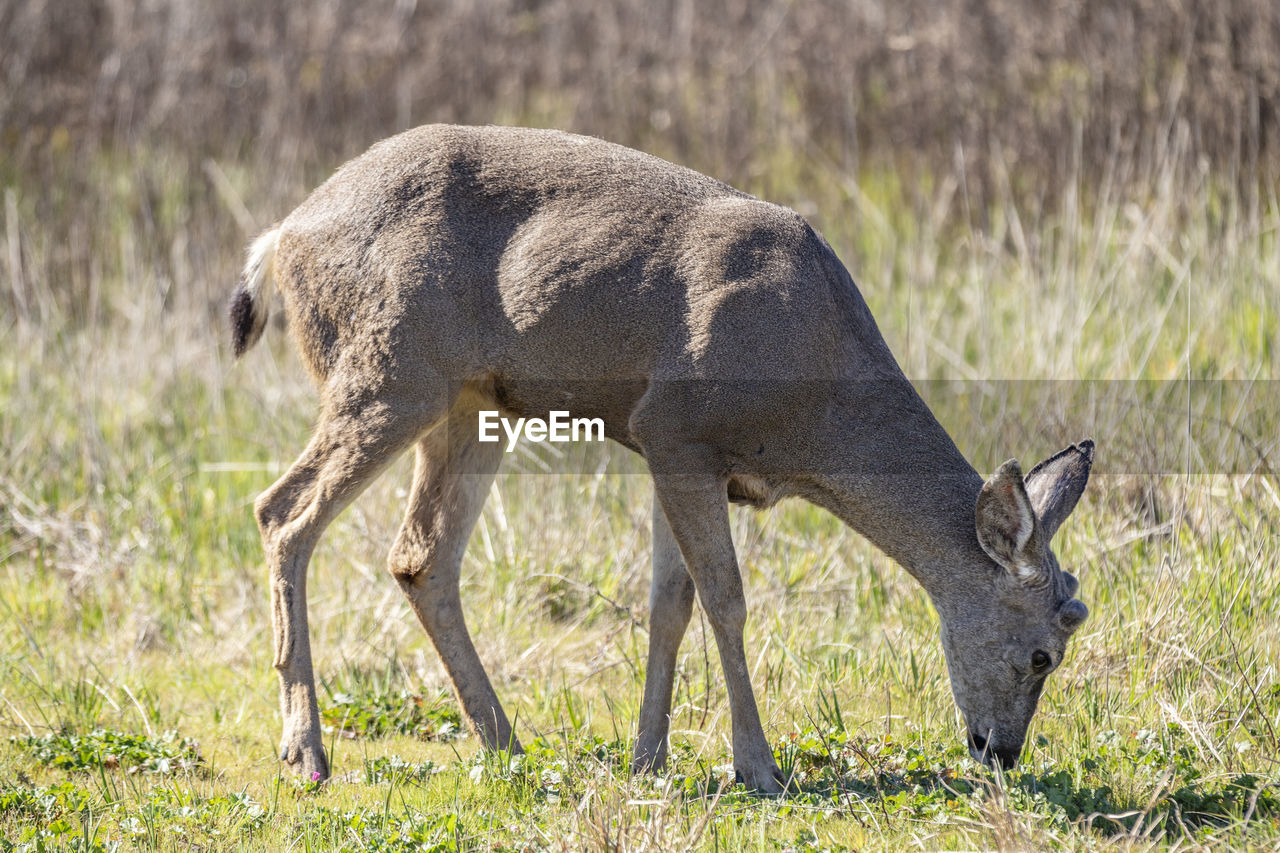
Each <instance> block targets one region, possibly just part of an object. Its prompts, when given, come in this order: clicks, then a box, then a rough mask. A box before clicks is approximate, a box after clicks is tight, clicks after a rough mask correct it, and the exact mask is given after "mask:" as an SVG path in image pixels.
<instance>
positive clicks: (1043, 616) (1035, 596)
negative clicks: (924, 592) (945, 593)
mask: <svg viewBox="0 0 1280 853" xmlns="http://www.w3.org/2000/svg"><path fill="white" fill-rule="evenodd" d="M1092 463H1093V442H1091V441H1084V442H1081V443H1080V444H1076V445H1072V446H1071V447H1068V448H1067V449H1066V450H1064V451H1062V452H1061V453H1058V454H1056V455H1054V456H1052V457H1050V458H1049V459H1046V460H1045V461H1044V462H1041V463H1040V464H1039V465H1037V466H1036V467H1035V468H1033V469H1032V470H1031V472H1030V473H1029V474H1027V476H1026V478H1025V479H1024V478H1023V476H1022V470H1021V469H1020V468H1019V466H1018V463H1017V461H1016V460H1010V461H1008V462H1006V463H1004V464H1003V465H1001V466H1000V469H999V470H998V471H996V473H995V474H994V475H992V477H991V479H990V480H988V481H987V482H986V483H985V484H984V485H983V487H982V491H981V493H980V494H979V495H978V504H977V536H978V543H979V544H980V545H981V546H982V550H983V551H985V552H986V554H987V556H988V557H990V559H991V563H990V564H989V566H988V567H986V568H985V569H984V570H983V571H982V572H981V573H980V577H981V578H982V580H981V581H980V582H979V583H978V585H977V586H976V588H971V589H968V590H966V592H965V593H964V594H963V595H960V596H958V597H957V599H956V600H955V601H953V602H951V605H952V606H950V607H948V608H947V609H946V612H945V613H942V617H943V618H942V644H943V648H944V649H945V651H946V656H947V669H948V670H949V672H950V675H951V689H952V692H953V693H954V694H955V698H956V704H957V705H959V706H960V710H961V712H962V713H963V714H964V718H965V724H966V725H967V727H968V730H969V732H968V740H969V752H970V754H971V755H973V757H974V758H975V759H977V760H979V761H984V762H986V763H988V764H991V765H993V766H994V765H995V763H996V762H997V761H998V762H999V763H1000V764H1001V765H1002V766H1003V767H1006V768H1009V767H1013V765H1014V764H1015V763H1017V760H1018V756H1019V754H1020V753H1021V752H1022V743H1023V740H1024V739H1025V738H1026V734H1027V726H1028V725H1029V724H1030V723H1031V717H1032V715H1034V714H1035V710H1036V703H1037V702H1038V701H1039V699H1040V690H1041V688H1042V687H1043V686H1044V682H1045V678H1046V677H1047V676H1048V675H1049V673H1051V672H1052V671H1053V670H1054V669H1055V668H1057V666H1058V665H1059V664H1060V663H1061V662H1062V657H1063V654H1064V653H1065V651H1066V646H1067V640H1068V639H1069V638H1070V637H1071V635H1072V633H1074V632H1075V630H1076V629H1077V628H1078V627H1080V624H1081V623H1082V622H1083V621H1084V620H1085V617H1086V616H1088V613H1089V611H1088V608H1086V607H1085V606H1084V604H1083V603H1082V602H1081V601H1080V600H1079V599H1078V598H1076V597H1075V594H1076V591H1077V589H1078V587H1079V584H1077V582H1076V579H1075V577H1073V576H1072V575H1071V574H1070V573H1069V572H1066V571H1063V570H1062V569H1061V568H1060V567H1059V565H1058V560H1057V558H1056V557H1055V556H1054V554H1053V551H1052V550H1051V549H1050V547H1049V543H1050V540H1051V539H1052V538H1053V534H1054V533H1055V532H1056V531H1057V529H1058V526H1059V525H1060V524H1061V523H1062V522H1063V521H1064V520H1065V519H1066V517H1067V516H1068V515H1070V513H1071V510H1072V509H1074V508H1075V505H1076V501H1078V500H1079V499H1080V495H1081V493H1082V492H1083V491H1084V487H1085V484H1086V483H1087V482H1088V480H1089V468H1090V466H1091V465H1092Z"/></svg>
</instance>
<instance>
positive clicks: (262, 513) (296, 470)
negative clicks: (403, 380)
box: [254, 388, 448, 780]
mask: <svg viewBox="0 0 1280 853" xmlns="http://www.w3.org/2000/svg"><path fill="white" fill-rule="evenodd" d="M441 392H443V388H441ZM415 399H416V401H408V400H405V399H403V398H400V397H395V396H392V395H389V394H384V395H379V394H378V393H376V392H375V391H372V390H369V389H365V390H363V391H362V392H361V393H360V394H359V395H358V396H353V397H350V398H345V399H342V400H340V401H336V400H335V399H334V398H333V397H331V398H330V404H329V405H327V406H326V407H325V411H324V413H323V414H322V416H321V418H320V424H319V426H318V427H317V428H316V431H315V434H314V435H313V436H312V437H311V442H310V443H309V444H308V445H307V449H306V450H305V451H303V453H302V455H301V456H300V457H298V460H297V461H296V462H295V463H294V464H293V466H292V467H290V468H289V470H288V471H287V472H286V473H285V475H284V476H283V477H281V478H280V480H279V481H277V482H276V483H275V485H273V486H272V487H271V488H269V489H268V490H267V491H266V492H264V493H263V494H262V496H261V497H260V498H258V501H257V503H256V504H255V507H254V510H255V515H256V517H257V520H258V528H259V530H260V531H261V533H262V544H263V550H264V552H265V553H266V558H267V567H268V570H269V573H270V582H271V607H272V628H273V633H274V637H275V667H276V669H277V670H278V671H279V673H280V711H281V716H282V717H283V724H284V733H283V737H282V739H281V744H280V759H281V760H282V761H284V762H285V763H286V764H287V765H289V767H290V768H291V769H292V770H294V771H295V772H297V773H299V774H301V775H302V776H303V777H304V778H310V779H313V780H322V779H327V778H328V776H329V762H328V759H327V758H326V756H325V753H324V745H323V743H322V740H321V736H320V714H319V709H318V708H317V706H316V688H315V676H314V674H313V672H312V667H311V641H310V637H309V633H308V628H307V564H308V562H310V559H311V552H312V551H313V550H314V548H315V545H316V542H317V540H318V539H319V538H320V535H321V533H323V532H324V529H325V527H327V526H328V524H329V522H331V521H332V520H333V519H334V518H335V517H336V516H337V515H338V513H340V512H341V511H342V510H343V508H345V507H346V506H347V504H349V503H350V502H351V501H352V500H354V499H355V497H356V496H357V495H359V494H360V492H362V491H363V490H364V488H365V487H366V486H367V485H368V484H369V482H370V481H371V480H373V478H374V477H375V476H376V475H377V474H378V473H379V472H380V471H382V469H383V468H385V467H386V466H387V465H388V464H389V463H390V462H391V461H392V460H393V459H395V458H396V457H397V456H398V455H399V454H400V452H401V451H403V450H404V449H406V448H407V447H408V446H409V445H410V444H412V443H413V441H414V440H415V439H416V438H417V437H418V436H419V435H421V434H422V432H423V430H424V429H425V428H426V427H427V426H429V425H430V423H431V421H432V420H433V418H438V417H439V416H441V415H443V413H444V410H445V409H446V408H447V406H448V402H447V400H445V399H444V398H443V393H441V394H440V395H439V399H438V400H436V401H434V402H435V405H434V406H433V405H432V402H423V400H426V401H431V397H430V396H427V397H416V398H415ZM433 410H434V411H433Z"/></svg>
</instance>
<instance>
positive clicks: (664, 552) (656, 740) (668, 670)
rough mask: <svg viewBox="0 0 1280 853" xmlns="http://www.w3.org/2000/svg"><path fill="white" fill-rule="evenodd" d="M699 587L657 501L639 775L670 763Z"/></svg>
mask: <svg viewBox="0 0 1280 853" xmlns="http://www.w3.org/2000/svg"><path fill="white" fill-rule="evenodd" d="M693 597H694V585H693V578H691V577H689V572H688V570H686V569H685V567H684V558H683V557H681V556H680V546H679V545H677V544H676V540H675V536H674V535H673V534H672V533H671V525H669V524H667V517H666V515H664V514H663V512H662V505H661V504H660V503H659V502H658V497H657V495H654V498H653V583H652V587H651V589H650V592H649V663H648V666H647V667H646V670H647V671H646V673H645V680H644V701H643V702H642V703H641V706H640V731H639V735H638V736H637V738H636V751H635V761H634V762H633V765H632V767H633V769H634V770H635V771H636V772H637V773H639V772H644V771H647V770H660V769H661V768H662V765H663V764H665V763H666V760H667V735H668V733H669V732H670V729H671V693H672V689H673V687H674V684H675V675H676V656H677V654H678V653H679V651H680V641H681V640H683V639H684V634H685V630H686V629H687V628H688V627H689V617H690V616H691V615H692V614H693Z"/></svg>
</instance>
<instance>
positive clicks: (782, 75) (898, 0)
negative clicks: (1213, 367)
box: [0, 0, 1280, 320]
mask: <svg viewBox="0 0 1280 853" xmlns="http://www.w3.org/2000/svg"><path fill="white" fill-rule="evenodd" d="M1278 106H1280V5H1277V4H1275V3H1272V2H1270V0H1083V2H1061V0H1055V2H1017V0H964V2H959V0H958V1H957V2H943V1H942V0H848V1H847V2H835V0H814V2H809V1H808V0H806V1H805V2H798V1H797V0H700V2H693V0H609V2H590V3H580V2H571V0H475V1H474V2H473V0H420V2H419V0H376V2H356V0H318V2H310V3H296V2H287V0H254V2H244V1H243V0H240V2H220V3H200V2H193V0H3V2H2V3H0V127H2V128H3V130H2V131H0V142H2V143H3V149H2V155H0V158H2V159H0V181H2V182H3V183H4V184H5V185H6V186H7V187H9V188H10V189H9V193H8V201H7V207H6V220H5V221H6V223H8V238H9V239H8V245H7V253H6V260H7V263H6V264H5V265H3V269H4V270H5V271H6V272H7V273H8V274H9V276H10V278H13V279H21V280H22V282H23V283H26V284H27V285H28V288H27V289H33V290H37V291H39V292H32V293H24V288H23V287H21V286H17V287H15V288H6V289H5V291H6V292H3V293H0V301H4V302H7V303H8V304H7V305H6V306H5V307H6V308H7V309H9V310H13V309H15V308H16V309H18V310H19V311H22V312H27V313H29V312H32V311H34V312H36V313H37V314H39V315H40V316H43V317H45V319H54V318H56V319H58V320H63V319H68V318H77V319H81V318H83V317H85V316H86V315H96V314H97V312H100V311H102V310H103V306H102V305H101V304H100V302H97V301H95V300H100V299H101V295H100V292H99V291H100V289H101V281H100V280H101V278H102V276H103V275H104V274H105V273H106V272H107V270H106V269H104V268H103V265H104V264H107V265H109V264H110V263H112V261H110V260H106V259H104V257H103V256H104V252H103V249H104V247H103V246H102V245H101V243H102V241H104V240H105V241H108V242H109V243H110V244H111V250H112V252H114V251H115V250H116V249H118V248H119V247H118V246H117V245H115V244H116V242H118V241H117V234H118V231H119V228H118V227H116V228H114V229H104V228H102V227H101V226H102V224H103V220H104V219H112V220H117V219H119V218H121V217H124V218H127V219H129V220H131V222H132V224H134V225H136V226H138V228H139V229H140V230H139V235H140V236H141V237H143V238H145V239H143V240H141V242H140V244H139V245H138V246H136V247H135V251H136V252H138V253H140V254H142V255H145V256H146V257H145V262H146V263H145V265H146V266H147V267H148V269H151V270H154V272H155V274H156V275H158V276H160V277H162V278H164V279H165V280H166V281H165V282H162V283H161V286H162V287H167V286H169V283H173V284H174V285H175V286H179V287H180V289H181V290H183V291H184V292H186V293H190V292H191V291H192V290H193V289H194V291H195V293H197V294H199V295H200V296H209V297H210V301H211V302H216V301H217V299H214V298H212V297H215V296H220V295H221V294H222V292H223V290H225V288H226V287H227V286H229V284H230V281H231V280H230V278H228V276H229V275H232V274H233V272H234V266H235V264H230V265H224V264H223V263H222V262H221V260H220V259H221V258H224V257H225V258H232V257H233V256H236V255H238V253H239V249H240V244H241V243H242V242H243V241H244V239H245V238H246V237H248V236H250V233H251V232H252V231H253V230H254V229H256V228H261V227H265V226H266V225H268V224H270V222H271V221H273V219H275V218H276V217H279V216H280V215H282V214H284V213H286V212H287V211H288V210H289V209H291V208H292V207H293V206H294V205H296V204H297V203H298V202H299V201H301V199H302V198H303V197H304V195H305V193H306V192H307V191H308V190H309V189H310V187H312V186H313V185H314V184H315V183H317V182H318V181H319V180H320V179H322V178H323V177H324V176H325V175H326V174H327V173H328V172H329V171H330V170H331V169H332V168H333V167H334V166H335V165H336V164H338V163H339V162H341V161H342V160H344V159H346V158H348V157H350V156H353V155H355V154H356V153H359V152H360V151H363V150H364V149H365V148H366V147H368V145H369V144H371V143H372V142H373V141H375V140H377V139H379V138H382V137H384V136H387V135H390V134H392V133H394V132H396V131H398V130H402V129H405V128H408V127H412V126H414V125H417V124H422V123H426V122H463V123H503V124H530V125H540V126H555V127H559V128H564V129H568V130H573V131H577V132H581V133H589V134H594V135H598V136H602V137H605V138H607V139H610V140H613V141H616V142H620V143H623V144H625V145H630V146H633V147H639V148H642V149H645V150H648V151H650V152H652V153H656V154H658V155H660V156H664V157H667V158H669V159H673V160H676V161H678V162H681V163H683V164H685V165H689V166H692V167H694V168H697V169H700V170H703V171H707V172H709V173H711V174H712V175H714V176H716V177H718V178H721V179H722V180H725V181H727V182H729V183H731V184H734V185H736V186H739V187H740V188H744V189H747V190H748V191H751V192H754V193H757V194H761V195H764V196H766V197H769V198H770V199H771V200H775V201H780V202H783V203H787V204H791V205H793V206H796V207H798V208H799V209H800V210H801V212H802V213H805V214H806V215H809V216H811V217H815V219H816V220H818V221H819V223H820V224H823V225H829V223H830V222H834V221H840V222H847V223H849V224H850V225H851V227H852V226H854V225H857V224H859V223H858V221H857V220H858V219H859V218H860V217H864V216H867V215H874V214H869V212H868V211H867V210H866V209H865V208H866V205H859V204H858V203H857V202H856V199H855V200H854V201H853V202H852V203H851V200H850V196H857V195H859V194H860V193H859V190H858V187H859V185H860V184H868V185H884V184H894V185H895V186H894V187H892V192H893V194H894V195H897V196H901V197H902V199H904V200H905V201H906V202H907V204H908V205H909V212H910V213H911V214H912V215H913V216H916V217H917V218H919V217H920V216H921V215H925V216H927V215H928V214H929V213H930V210H931V208H932V207H935V206H936V205H937V204H938V203H939V199H940V198H942V199H943V200H944V201H943V203H944V204H945V205H946V210H944V211H942V213H937V212H936V211H934V214H935V216H936V217H938V218H943V219H946V218H947V217H948V216H949V215H953V216H952V219H953V224H959V225H961V226H962V227H964V228H966V229H977V230H979V231H981V232H984V233H986V232H990V231H991V230H992V229H993V224H992V222H991V218H992V216H993V215H994V214H998V212H999V210H998V208H999V206H1000V205H1004V204H1015V205H1017V210H1018V216H1019V218H1020V219H1021V220H1022V222H1021V223H1020V225H1021V228H1022V231H1023V234H1022V235H1021V236H1017V235H1009V236H1010V239H1011V240H1026V239H1036V238H1037V237H1038V234H1037V233H1036V232H1038V231H1039V229H1038V228H1036V227H1035V226H1034V224H1033V223H1035V222H1038V221H1039V219H1040V218H1041V217H1042V216H1043V215H1044V213H1045V212H1046V211H1058V210H1059V209H1060V205H1061V203H1062V200H1063V197H1064V195H1068V194H1071V195H1072V196H1073V198H1074V197H1077V196H1078V195H1079V194H1081V193H1082V194H1083V196H1084V198H1085V200H1086V201H1089V200H1092V201H1095V202H1096V201H1098V199H1099V196H1100V195H1102V194H1110V195H1108V196H1107V197H1106V198H1103V199H1102V201H1103V202H1104V203H1110V202H1114V200H1115V197H1116V196H1117V195H1123V196H1124V197H1126V198H1130V197H1132V198H1139V199H1140V198H1142V194H1141V193H1142V191H1144V190H1149V189H1150V188H1151V187H1152V186H1154V185H1155V184H1156V183H1157V182H1158V181H1159V180H1161V179H1162V178H1164V179H1166V180H1168V179H1170V178H1172V180H1174V181H1176V182H1177V183H1180V184H1182V185H1183V186H1184V187H1186V188H1188V189H1190V188H1192V186H1193V185H1198V184H1199V183H1200V182H1201V181H1203V180H1204V177H1203V175H1204V174H1205V173H1206V172H1207V173H1208V174H1209V175H1210V176H1211V177H1210V178H1209V180H1211V181H1212V182H1213V183H1214V185H1215V186H1216V187H1217V188H1218V189H1226V188H1229V189H1231V190H1232V191H1233V192H1234V191H1238V192H1239V197H1238V198H1234V197H1233V201H1239V202H1240V204H1241V209H1242V210H1243V211H1245V213H1246V214H1249V213H1250V212H1251V211H1252V215H1253V216H1254V217H1255V220H1256V216H1257V209H1258V205H1259V203H1261V204H1262V205H1264V206H1265V204H1266V203H1267V201H1268V198H1270V197H1271V196H1272V195H1273V194H1274V187H1275V180H1274V179H1275V177H1276V174H1277V168H1276V156H1275V154H1276V148H1277V144H1278V140H1280V110H1278ZM899 185H900V186H899ZM833 186H834V187H836V188H839V190H840V192H838V193H836V194H835V195H832V193H831V192H830V190H831V188H832V187H833ZM1134 193H1136V195H1134ZM871 195H872V196H873V197H874V196H875V195H876V194H875V193H874V192H872V193H871ZM1260 195H1261V199H1260V198H1259V196H1260ZM1190 198H1191V196H1190V194H1189V193H1188V194H1186V195H1185V196H1184V198H1183V201H1187V200H1190ZM873 200H874V201H876V202H877V203H878V202H879V201H880V200H881V199H879V198H873ZM953 200H954V201H955V202H956V203H955V204H954V205H953V204H952V201H953ZM961 208H963V209H961ZM1028 219H1030V220H1031V222H1028V221H1027V220H1028ZM944 224H945V223H944ZM118 225H119V223H117V226H118ZM995 227H997V228H998V226H995ZM841 248H842V247H841V246H837V250H839V249H841ZM843 248H845V249H846V250H847V249H848V248H849V247H847V246H846V247H843ZM854 248H855V250H856V247H854ZM110 253H111V252H108V254H110ZM842 255H847V251H846V252H842ZM215 258H216V259H218V260H215ZM846 260H850V259H849V258H848V257H846ZM210 274H213V275H210ZM215 277H217V278H219V280H216V281H215ZM38 284H40V285H42V286H39V287H38V286H37V285H38ZM206 288H209V289H208V290H206ZM95 294H97V295H95ZM15 303H18V304H15Z"/></svg>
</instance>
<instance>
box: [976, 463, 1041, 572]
mask: <svg viewBox="0 0 1280 853" xmlns="http://www.w3.org/2000/svg"><path fill="white" fill-rule="evenodd" d="M977 523H978V544H979V545H981V546H982V550H984V551H986V552H987V556H989V557H991V559H993V560H995V561H996V562H997V563H999V564H1000V565H1001V566H1003V567H1004V568H1006V569H1008V570H1009V571H1010V572H1012V573H1014V574H1015V575H1017V576H1018V577H1020V578H1023V579H1027V576H1028V575H1034V574H1035V573H1037V572H1039V571H1040V566H1039V563H1040V561H1039V560H1038V559H1036V558H1035V557H1033V556H1032V554H1031V549H1030V548H1029V546H1030V545H1031V544H1032V538H1033V537H1034V536H1035V533H1036V514H1035V510H1034V509H1032V506H1031V499H1030V498H1029V497H1028V496H1027V487H1026V485H1025V484H1024V483H1023V481H1022V468H1021V467H1019V465H1018V460H1016V459H1010V460H1009V461H1008V462H1006V463H1004V464H1003V465H1001V466H1000V469H999V470H998V471H996V472H995V473H994V474H992V475H991V479H990V480H987V482H986V483H984V484H983V486H982V491H981V492H979V493H978V506H977Z"/></svg>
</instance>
